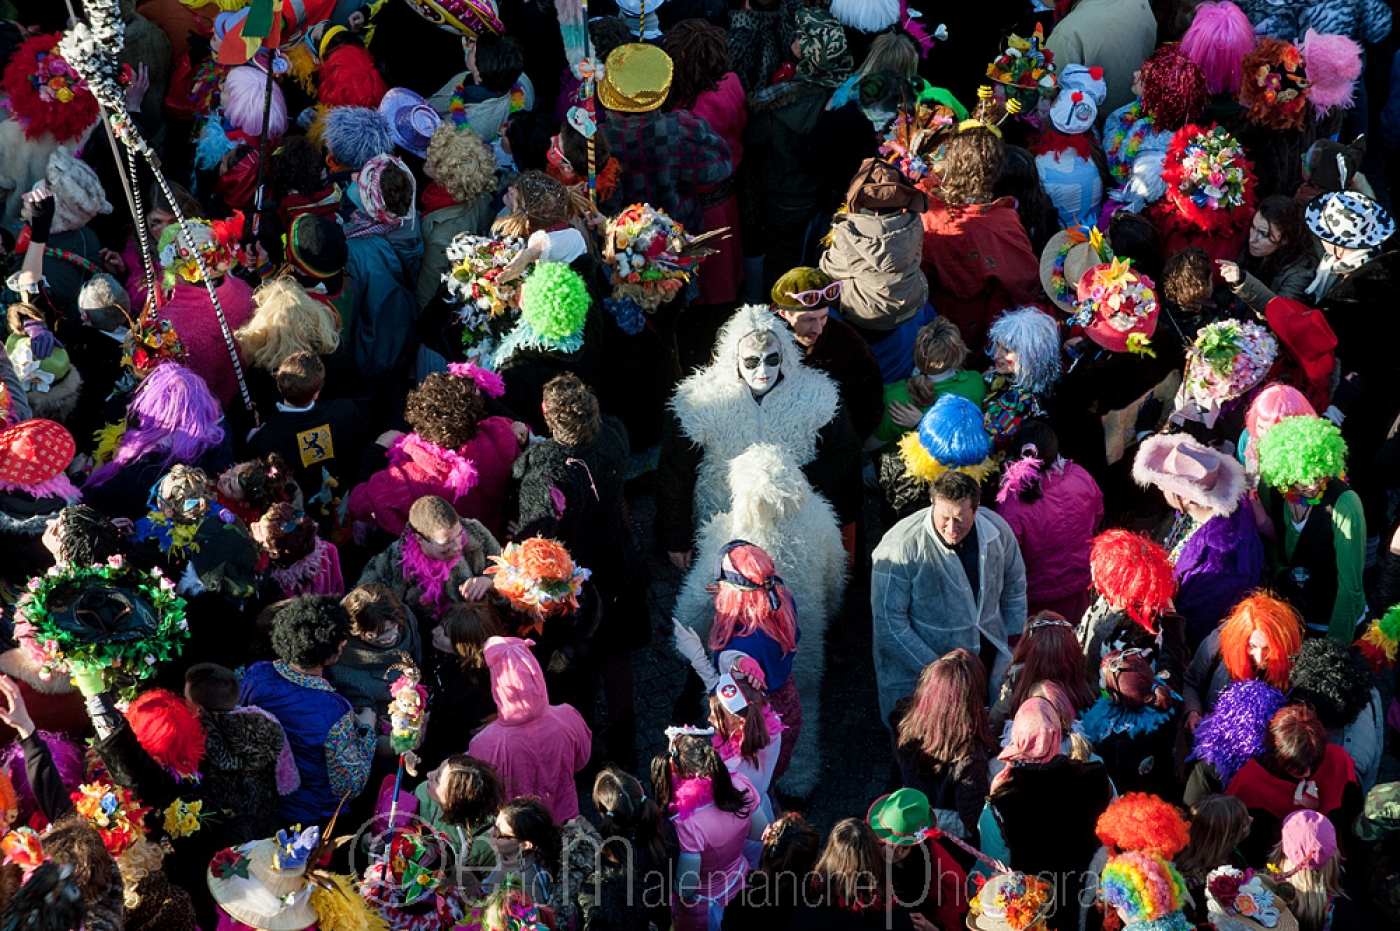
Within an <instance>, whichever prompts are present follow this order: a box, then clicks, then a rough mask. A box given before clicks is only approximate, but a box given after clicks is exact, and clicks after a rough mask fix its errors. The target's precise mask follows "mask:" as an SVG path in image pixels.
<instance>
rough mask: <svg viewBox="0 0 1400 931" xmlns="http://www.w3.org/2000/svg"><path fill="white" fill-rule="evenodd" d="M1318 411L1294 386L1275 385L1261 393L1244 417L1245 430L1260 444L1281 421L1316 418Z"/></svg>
mask: <svg viewBox="0 0 1400 931" xmlns="http://www.w3.org/2000/svg"><path fill="white" fill-rule="evenodd" d="M1316 416H1317V411H1315V410H1313V406H1312V405H1311V404H1309V403H1308V399H1307V398H1306V397H1305V396H1304V395H1303V392H1301V391H1299V390H1298V389H1297V388H1294V387H1293V386H1292V385H1280V384H1273V385H1270V386H1269V387H1267V388H1265V389H1264V390H1263V391H1261V392H1259V396H1258V397H1257V398H1255V399H1254V403H1253V404H1251V405H1249V412H1248V413H1246V414H1245V415H1244V429H1245V432H1246V433H1248V434H1249V436H1250V439H1251V440H1252V441H1253V442H1255V443H1258V442H1259V439H1260V437H1262V436H1263V435H1264V434H1265V433H1267V432H1268V431H1269V428H1270V427H1272V426H1273V425H1274V424H1276V423H1278V422H1279V421H1280V420H1284V419H1285V418H1288V417H1316Z"/></svg>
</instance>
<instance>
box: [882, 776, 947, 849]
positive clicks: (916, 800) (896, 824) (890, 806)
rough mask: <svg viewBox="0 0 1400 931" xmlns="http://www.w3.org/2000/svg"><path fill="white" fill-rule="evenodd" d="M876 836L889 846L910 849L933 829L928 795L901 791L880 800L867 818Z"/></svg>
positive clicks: (914, 790)
mask: <svg viewBox="0 0 1400 931" xmlns="http://www.w3.org/2000/svg"><path fill="white" fill-rule="evenodd" d="M865 820H866V821H867V822H869V824H870V829H871V830H872V831H874V832H875V836H876V837H878V838H880V840H882V841H884V842H885V843H887V844H897V845H899V846H901V847H911V846H913V845H914V844H918V843H921V842H922V841H923V840H924V838H925V837H926V836H927V835H928V832H929V831H930V830H931V829H932V828H933V811H932V809H930V808H929V804H928V796H927V795H925V794H924V793H922V792H920V791H919V790H918V789H898V790H896V791H894V792H891V793H890V794H889V795H886V796H883V797H881V798H877V799H876V800H875V804H874V805H871V806H870V814H868V815H866V816H865Z"/></svg>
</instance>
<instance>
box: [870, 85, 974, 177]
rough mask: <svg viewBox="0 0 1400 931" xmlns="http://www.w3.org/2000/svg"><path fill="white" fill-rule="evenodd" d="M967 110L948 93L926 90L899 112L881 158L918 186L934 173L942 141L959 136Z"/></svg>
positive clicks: (884, 144)
mask: <svg viewBox="0 0 1400 931" xmlns="http://www.w3.org/2000/svg"><path fill="white" fill-rule="evenodd" d="M966 118H967V108H966V107H964V106H963V105H962V104H960V103H958V101H957V98H955V97H953V96H952V95H951V94H950V93H948V91H946V90H944V89H942V88H939V87H925V88H924V90H923V91H922V92H921V93H920V94H919V96H918V98H917V99H916V100H915V101H914V105H913V106H912V107H910V108H909V109H907V110H900V112H899V114H898V115H897V116H895V118H894V120H893V121H891V123H890V125H889V128H888V129H886V130H885V141H884V142H883V143H881V144H880V154H881V155H882V156H884V158H885V160H886V161H888V162H890V163H891V164H892V165H894V166H895V167H896V168H898V169H899V170H900V172H901V173H902V174H904V175H905V176H906V177H908V178H909V179H910V180H912V181H914V182H915V183H916V184H917V183H918V182H920V181H922V180H924V179H925V178H927V177H928V176H929V174H930V173H931V172H932V170H933V168H932V160H933V153H934V152H936V151H938V146H939V145H940V144H941V142H942V140H943V137H944V136H946V135H948V134H950V133H953V132H956V131H957V128H958V124H959V123H960V122H962V121H963V120H964V119H966Z"/></svg>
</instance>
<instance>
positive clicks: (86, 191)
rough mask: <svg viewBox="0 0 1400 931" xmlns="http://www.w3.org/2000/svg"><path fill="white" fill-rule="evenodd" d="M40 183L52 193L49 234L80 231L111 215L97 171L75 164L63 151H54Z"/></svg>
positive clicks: (74, 159) (74, 160) (69, 153)
mask: <svg viewBox="0 0 1400 931" xmlns="http://www.w3.org/2000/svg"><path fill="white" fill-rule="evenodd" d="M44 184H46V185H47V186H48V188H49V190H50V191H52V192H53V199H54V214H53V226H52V227H51V229H52V231H53V232H55V233H67V232H70V231H72V230H76V229H82V228H83V227H84V226H87V225H88V224H89V223H91V222H92V218H93V217H95V216H97V215H98V214H103V213H111V212H112V205H111V204H109V203H108V202H107V192H106V191H105V190H103V188H102V182H101V181H100V180H98V178H97V172H95V171H93V170H92V169H91V168H90V167H88V165H87V163H86V162H82V161H79V160H78V159H77V158H75V157H74V156H73V153H71V152H69V151H68V150H67V149H56V150H55V151H54V153H53V154H52V155H50V156H49V162H48V165H47V166H46V167H45V168H44Z"/></svg>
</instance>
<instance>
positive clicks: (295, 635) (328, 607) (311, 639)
mask: <svg viewBox="0 0 1400 931" xmlns="http://www.w3.org/2000/svg"><path fill="white" fill-rule="evenodd" d="M349 639H350V613H349V612H348V611H346V610H345V608H344V607H343V606H342V605H341V603H340V602H339V601H337V600H336V599H334V598H330V597H328V596H326V595H303V596H301V597H300V598H293V599H292V600H291V601H290V602H289V603H288V604H287V606H286V607H284V608H282V609H281V610H280V611H278V612H277V614H276V615H274V616H273V618H272V649H273V652H275V653H276V654H277V658H278V659H280V660H282V661H283V662H284V663H291V664H293V665H294V666H301V667H303V668H306V667H311V666H324V665H325V664H326V663H327V662H328V661H330V660H331V659H332V658H333V657H335V655H336V654H338V653H339V652H340V648H341V647H342V646H344V645H345V641H347V640H349Z"/></svg>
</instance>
